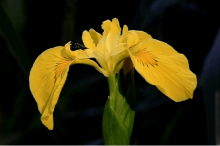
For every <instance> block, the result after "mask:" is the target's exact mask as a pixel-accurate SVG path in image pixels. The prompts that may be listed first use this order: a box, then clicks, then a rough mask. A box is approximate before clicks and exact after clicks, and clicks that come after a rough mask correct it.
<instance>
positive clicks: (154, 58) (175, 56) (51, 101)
mask: <svg viewBox="0 0 220 146" xmlns="http://www.w3.org/2000/svg"><path fill="white" fill-rule="evenodd" d="M102 29H103V30H104V32H103V34H102V35H101V34H99V33H97V32H96V31H95V30H93V29H90V30H89V31H84V32H83V35H82V40H83V43H84V45H85V47H86V48H87V49H84V50H81V49H79V50H77V51H71V50H70V45H71V44H70V43H67V44H66V45H65V46H64V47H61V46H60V47H55V48H51V49H48V50H46V51H45V52H43V53H42V54H41V55H40V56H39V57H38V58H37V59H36V61H35V63H34V65H33V67H32V69H31V72H30V89H31V92H32V94H33V96H34V98H35V100H36V102H37V104H38V109H39V111H40V113H41V115H42V116H41V121H42V123H43V124H44V125H45V126H46V127H48V129H50V130H51V129H53V111H54V107H55V105H56V103H57V101H58V98H59V94H60V92H61V89H62V87H63V85H64V83H65V80H66V77H67V73H68V70H69V66H70V65H73V64H87V65H90V66H93V67H94V68H96V69H97V70H98V71H99V72H100V73H102V74H103V75H104V76H106V77H110V76H113V75H115V74H116V73H118V72H119V71H120V69H122V67H123V64H126V63H129V62H130V63H131V61H132V63H133V65H130V67H128V68H132V67H133V66H134V68H135V69H136V70H137V72H138V73H139V74H140V75H141V76H142V77H143V78H144V79H145V80H146V81H147V82H148V83H150V84H152V85H155V86H156V87H157V88H158V89H159V90H160V91H161V92H162V93H163V94H165V95H166V96H168V97H169V98H170V99H172V100H174V101H176V102H179V101H183V100H186V99H189V98H192V97H193V91H194V90H195V88H196V85H197V80H196V75H195V74H193V73H192V72H191V71H190V69H189V64H188V61H187V59H186V57H185V56H184V55H183V54H179V53H178V52H177V51H175V50H174V49H173V48H172V47H171V46H169V45H168V44H166V43H164V42H161V41H158V40H155V39H153V38H152V37H151V36H150V35H149V34H147V33H145V32H143V31H135V30H130V31H129V30H128V27H127V26H126V25H124V27H123V31H122V34H121V28H120V26H119V22H118V20H117V19H116V18H114V19H113V20H112V22H111V21H110V20H107V21H104V22H103V24H102ZM89 58H95V59H96V60H97V62H98V63H99V65H100V66H101V67H99V65H98V64H97V63H96V62H94V61H92V60H90V59H89Z"/></svg>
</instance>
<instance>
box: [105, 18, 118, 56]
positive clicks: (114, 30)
mask: <svg viewBox="0 0 220 146" xmlns="http://www.w3.org/2000/svg"><path fill="white" fill-rule="evenodd" d="M120 33H121V28H120V26H119V22H118V19H117V18H114V19H113V20H112V23H111V27H110V31H109V33H108V35H107V38H106V47H107V49H108V51H109V52H111V51H112V50H113V49H114V48H115V47H116V46H117V44H118V42H119V38H120Z"/></svg>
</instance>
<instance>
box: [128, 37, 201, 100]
mask: <svg viewBox="0 0 220 146" xmlns="http://www.w3.org/2000/svg"><path fill="white" fill-rule="evenodd" d="M129 53H130V57H131V59H132V62H133V64H134V67H135V69H136V70H137V71H138V72H139V73H140V74H141V76H142V77H143V78H144V79H145V80H146V81H147V82H149V83H150V84H152V85H156V87H157V88H158V89H159V90H160V91H161V92H162V93H164V94H165V95H166V96H168V97H169V98H171V99H172V100H174V101H176V102H179V101H183V100H186V99H189V98H192V97H193V92H194V90H195V88H196V85H197V79H196V75H195V74H193V73H192V72H191V71H190V69H189V64H188V60H187V59H186V57H185V56H184V55H183V54H179V53H178V52H177V51H175V50H174V49H173V48H172V47H171V46H169V45H168V44H166V43H164V42H161V41H158V40H155V39H148V40H146V41H143V42H140V43H139V44H137V45H136V46H134V47H132V48H131V49H130V51H129Z"/></svg>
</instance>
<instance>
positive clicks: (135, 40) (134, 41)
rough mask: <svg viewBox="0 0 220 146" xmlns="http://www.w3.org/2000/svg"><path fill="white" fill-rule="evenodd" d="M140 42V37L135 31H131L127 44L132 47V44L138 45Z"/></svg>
mask: <svg viewBox="0 0 220 146" xmlns="http://www.w3.org/2000/svg"><path fill="white" fill-rule="evenodd" d="M138 42H139V37H138V35H137V33H136V32H135V31H129V32H128V36H127V44H128V47H129V48H130V47H131V46H134V45H136V44H137V43H138Z"/></svg>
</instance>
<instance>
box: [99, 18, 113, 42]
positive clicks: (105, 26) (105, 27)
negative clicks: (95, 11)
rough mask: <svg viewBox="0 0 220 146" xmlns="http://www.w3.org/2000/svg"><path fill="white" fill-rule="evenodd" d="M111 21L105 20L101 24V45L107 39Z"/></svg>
mask: <svg viewBox="0 0 220 146" xmlns="http://www.w3.org/2000/svg"><path fill="white" fill-rule="evenodd" d="M111 23H112V22H111V21H110V20H106V21H104V22H102V29H103V30H104V32H103V34H102V38H101V41H102V42H103V43H105V42H106V38H107V35H108V33H109V31H110V29H111Z"/></svg>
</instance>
